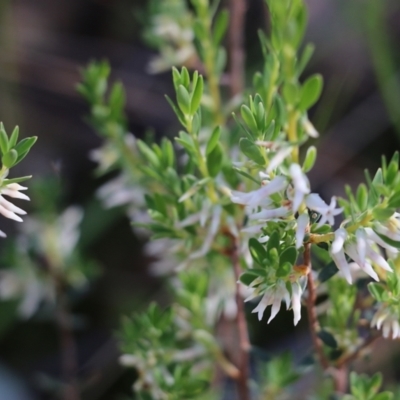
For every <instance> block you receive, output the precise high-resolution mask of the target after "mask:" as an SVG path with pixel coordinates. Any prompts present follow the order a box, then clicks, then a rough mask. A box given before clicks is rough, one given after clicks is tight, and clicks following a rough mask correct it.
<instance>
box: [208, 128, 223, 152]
mask: <svg viewBox="0 0 400 400" xmlns="http://www.w3.org/2000/svg"><path fill="white" fill-rule="evenodd" d="M220 136H221V128H220V127H219V126H217V127H216V128H215V129H214V130H213V132H212V134H211V136H210V140H209V141H208V143H207V148H206V155H208V154H210V153H211V152H212V151H213V150H214V148H215V146H216V145H217V143H218V141H219V138H220Z"/></svg>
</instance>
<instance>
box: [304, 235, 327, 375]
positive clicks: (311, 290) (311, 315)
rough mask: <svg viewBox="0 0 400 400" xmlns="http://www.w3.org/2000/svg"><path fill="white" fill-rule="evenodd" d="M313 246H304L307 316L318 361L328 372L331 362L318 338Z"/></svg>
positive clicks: (308, 244)
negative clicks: (306, 270) (312, 265)
mask: <svg viewBox="0 0 400 400" xmlns="http://www.w3.org/2000/svg"><path fill="white" fill-rule="evenodd" d="M310 252H311V244H310V243H306V244H305V245H304V264H305V265H306V266H307V267H308V275H307V288H308V297H307V314H308V324H309V326H310V332H311V339H312V342H313V346H314V349H315V351H316V353H317V356H318V361H319V363H320V364H321V367H322V368H323V369H324V370H326V369H328V368H329V361H328V359H327V358H326V357H325V354H324V349H323V344H322V341H321V339H320V338H319V337H318V334H317V333H318V331H319V323H318V318H317V311H316V309H315V301H316V298H317V293H316V290H315V285H314V279H313V276H312V268H311V254H310Z"/></svg>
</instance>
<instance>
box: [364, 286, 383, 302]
mask: <svg viewBox="0 0 400 400" xmlns="http://www.w3.org/2000/svg"><path fill="white" fill-rule="evenodd" d="M368 290H369V292H370V293H371V296H372V297H373V298H374V299H375V300H376V301H380V302H382V301H384V296H385V293H386V289H385V288H384V287H383V286H382V285H381V284H379V283H375V282H371V283H369V284H368Z"/></svg>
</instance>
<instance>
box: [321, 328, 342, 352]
mask: <svg viewBox="0 0 400 400" xmlns="http://www.w3.org/2000/svg"><path fill="white" fill-rule="evenodd" d="M317 335H318V337H319V338H320V339H321V340H322V341H323V342H324V344H326V345H327V346H328V347H331V348H332V349H336V348H337V347H338V344H337V341H336V339H335V337H334V336H333V335H332V334H331V333H330V332H328V331H325V330H320V331H319V332H318V333H317Z"/></svg>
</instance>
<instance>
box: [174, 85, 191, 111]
mask: <svg viewBox="0 0 400 400" xmlns="http://www.w3.org/2000/svg"><path fill="white" fill-rule="evenodd" d="M176 100H177V101H178V106H179V108H180V109H181V111H182V112H183V114H186V115H189V114H190V97H189V92H188V91H187V89H186V88H185V87H184V86H183V85H179V86H178V90H177V92H176Z"/></svg>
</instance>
